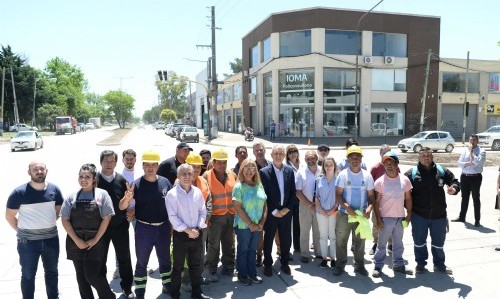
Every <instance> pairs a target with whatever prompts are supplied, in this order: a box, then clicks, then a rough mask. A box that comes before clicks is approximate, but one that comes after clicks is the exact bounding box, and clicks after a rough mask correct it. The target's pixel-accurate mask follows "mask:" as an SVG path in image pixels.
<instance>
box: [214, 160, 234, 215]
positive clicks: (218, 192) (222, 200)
mask: <svg viewBox="0 0 500 299" xmlns="http://www.w3.org/2000/svg"><path fill="white" fill-rule="evenodd" d="M207 172H208V173H207V182H208V186H209V188H210V193H211V194H212V216H220V215H226V214H227V213H229V214H233V215H234V206H233V188H234V185H235V184H236V180H235V177H234V175H232V174H231V173H229V172H226V173H227V179H226V184H225V185H222V183H221V182H220V181H219V180H218V179H217V177H216V176H215V173H214V171H213V170H209V171H207Z"/></svg>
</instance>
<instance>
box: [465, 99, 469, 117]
mask: <svg viewBox="0 0 500 299" xmlns="http://www.w3.org/2000/svg"><path fill="white" fill-rule="evenodd" d="M465 116H469V102H465Z"/></svg>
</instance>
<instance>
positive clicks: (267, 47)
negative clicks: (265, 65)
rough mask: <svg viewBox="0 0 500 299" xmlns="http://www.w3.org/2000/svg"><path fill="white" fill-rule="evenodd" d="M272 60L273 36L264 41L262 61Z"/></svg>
mask: <svg viewBox="0 0 500 299" xmlns="http://www.w3.org/2000/svg"><path fill="white" fill-rule="evenodd" d="M268 60H271V37H268V38H266V39H265V40H263V41H262V57H261V59H260V62H265V61H268Z"/></svg>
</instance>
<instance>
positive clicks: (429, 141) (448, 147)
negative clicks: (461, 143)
mask: <svg viewBox="0 0 500 299" xmlns="http://www.w3.org/2000/svg"><path fill="white" fill-rule="evenodd" d="M423 147H428V148H430V149H431V150H433V151H434V152H437V151H438V150H444V151H446V152H447V153H451V152H452V151H453V148H454V147H455V139H453V137H451V135H450V133H449V132H445V131H423V132H420V133H417V134H415V135H413V136H411V137H410V138H405V139H402V140H401V141H399V142H398V148H399V149H400V150H401V151H402V152H403V153H406V152H407V151H409V150H413V152H415V153H418V152H419V151H420V150H421V149H422V148H423Z"/></svg>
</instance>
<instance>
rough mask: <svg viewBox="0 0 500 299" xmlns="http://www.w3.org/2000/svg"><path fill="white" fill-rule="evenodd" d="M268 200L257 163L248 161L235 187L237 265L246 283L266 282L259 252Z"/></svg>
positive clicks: (244, 162)
mask: <svg viewBox="0 0 500 299" xmlns="http://www.w3.org/2000/svg"><path fill="white" fill-rule="evenodd" d="M266 199H267V196H266V193H265V192H264V187H263V186H262V184H261V182H260V177H259V173H258V172H257V164H256V163H255V161H253V160H251V159H246V160H244V161H243V162H242V163H241V167H240V172H239V173H238V181H237V183H236V185H235V186H234V188H233V205H234V209H235V211H236V216H235V217H234V227H235V233H236V237H237V240H238V246H237V252H236V256H237V263H236V267H237V270H238V280H239V281H240V282H241V283H242V284H244V285H250V284H252V283H257V284H258V283H262V278H260V277H259V276H257V266H256V255H257V244H258V243H259V239H260V232H261V231H262V230H263V228H264V222H265V220H266V216H267V205H266Z"/></svg>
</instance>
